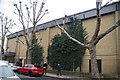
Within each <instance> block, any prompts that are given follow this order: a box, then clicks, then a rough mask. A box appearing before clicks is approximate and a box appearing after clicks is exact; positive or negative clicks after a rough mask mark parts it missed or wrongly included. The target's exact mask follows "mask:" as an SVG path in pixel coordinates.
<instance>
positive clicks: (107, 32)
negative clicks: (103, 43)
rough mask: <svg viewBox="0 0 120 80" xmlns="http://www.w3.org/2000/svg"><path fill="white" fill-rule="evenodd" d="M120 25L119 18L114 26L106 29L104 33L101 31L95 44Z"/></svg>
mask: <svg viewBox="0 0 120 80" xmlns="http://www.w3.org/2000/svg"><path fill="white" fill-rule="evenodd" d="M119 26H120V20H118V22H116V24H115V25H114V26H112V27H111V28H109V29H108V30H106V31H105V32H104V33H101V34H100V35H99V36H98V37H97V38H96V40H95V41H94V44H97V43H98V42H99V40H100V39H102V38H103V37H104V36H106V35H107V34H109V33H110V32H112V31H113V30H114V29H116V28H117V27H119Z"/></svg>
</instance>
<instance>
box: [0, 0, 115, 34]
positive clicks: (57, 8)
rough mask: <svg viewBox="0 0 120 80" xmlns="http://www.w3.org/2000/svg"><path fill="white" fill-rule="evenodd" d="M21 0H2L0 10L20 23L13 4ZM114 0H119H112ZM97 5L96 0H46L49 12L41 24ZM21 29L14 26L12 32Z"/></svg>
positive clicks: (106, 0) (46, 7)
mask: <svg viewBox="0 0 120 80" xmlns="http://www.w3.org/2000/svg"><path fill="white" fill-rule="evenodd" d="M19 1H20V0H0V12H2V13H4V14H5V15H6V16H8V18H11V19H12V20H14V21H15V22H16V23H18V18H16V15H15V14H14V12H15V7H14V6H13V4H14V3H18V2H19ZM22 1H25V0H22ZM38 1H42V0H38ZM108 1H110V0H103V2H102V5H104V4H105V3H107V2H108ZM114 1H117V0H112V2H114ZM24 3H25V2H24ZM40 3H41V2H40ZM95 7H96V0H46V4H45V7H44V8H45V9H48V11H49V13H48V14H46V15H45V16H44V17H43V18H42V20H41V21H40V23H39V24H41V23H45V22H48V21H51V20H54V19H57V18H61V17H64V15H72V14H76V13H79V12H83V11H86V10H89V9H93V8H95ZM19 30H20V29H19V28H14V29H13V30H12V32H13V33H14V32H16V31H19Z"/></svg>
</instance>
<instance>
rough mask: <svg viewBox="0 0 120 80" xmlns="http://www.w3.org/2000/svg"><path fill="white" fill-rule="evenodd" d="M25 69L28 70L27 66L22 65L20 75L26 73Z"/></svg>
mask: <svg viewBox="0 0 120 80" xmlns="http://www.w3.org/2000/svg"><path fill="white" fill-rule="evenodd" d="M27 68H28V65H24V66H23V67H22V68H21V70H20V71H21V72H22V73H26V72H27Z"/></svg>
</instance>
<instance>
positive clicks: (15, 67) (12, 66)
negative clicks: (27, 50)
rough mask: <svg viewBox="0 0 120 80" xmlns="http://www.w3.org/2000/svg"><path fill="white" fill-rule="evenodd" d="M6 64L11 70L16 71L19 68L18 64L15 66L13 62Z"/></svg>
mask: <svg viewBox="0 0 120 80" xmlns="http://www.w3.org/2000/svg"><path fill="white" fill-rule="evenodd" d="M8 65H9V66H10V67H11V69H12V70H13V71H17V69H18V68H19V66H16V64H15V63H8Z"/></svg>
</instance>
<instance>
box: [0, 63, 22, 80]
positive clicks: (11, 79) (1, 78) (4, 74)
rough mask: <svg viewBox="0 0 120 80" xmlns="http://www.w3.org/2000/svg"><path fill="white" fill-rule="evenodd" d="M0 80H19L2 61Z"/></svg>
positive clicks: (0, 64)
mask: <svg viewBox="0 0 120 80" xmlns="http://www.w3.org/2000/svg"><path fill="white" fill-rule="evenodd" d="M0 80H21V79H20V78H19V77H18V76H17V75H16V74H15V73H14V72H13V70H12V69H11V68H10V67H9V65H8V64H7V63H5V62H4V61H0Z"/></svg>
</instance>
